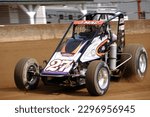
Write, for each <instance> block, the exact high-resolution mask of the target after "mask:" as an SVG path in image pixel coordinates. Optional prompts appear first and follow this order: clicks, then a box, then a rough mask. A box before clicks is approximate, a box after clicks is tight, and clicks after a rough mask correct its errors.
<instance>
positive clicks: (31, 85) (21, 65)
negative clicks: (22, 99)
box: [14, 58, 40, 90]
mask: <svg viewBox="0 0 150 117" xmlns="http://www.w3.org/2000/svg"><path fill="white" fill-rule="evenodd" d="M37 74H39V64H38V62H37V61H36V60H35V59H33V58H23V59H21V60H20V61H19V62H18V63H17V64H16V67H15V71H14V81H15V84H16V87H17V88H18V89H20V90H32V89H36V88H37V86H38V84H39V79H40V78H39V76H37Z"/></svg>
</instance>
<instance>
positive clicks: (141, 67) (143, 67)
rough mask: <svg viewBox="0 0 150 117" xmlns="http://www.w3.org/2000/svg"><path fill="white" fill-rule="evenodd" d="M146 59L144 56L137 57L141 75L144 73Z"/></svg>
mask: <svg viewBox="0 0 150 117" xmlns="http://www.w3.org/2000/svg"><path fill="white" fill-rule="evenodd" d="M146 64H147V63H146V57H145V54H141V55H140V57H139V70H140V72H141V73H144V72H145V71H146V67H147V65H146Z"/></svg>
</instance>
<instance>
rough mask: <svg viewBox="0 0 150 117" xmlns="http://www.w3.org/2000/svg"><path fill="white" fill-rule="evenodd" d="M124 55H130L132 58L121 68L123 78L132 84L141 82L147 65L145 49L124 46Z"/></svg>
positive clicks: (138, 46)
mask: <svg viewBox="0 0 150 117" xmlns="http://www.w3.org/2000/svg"><path fill="white" fill-rule="evenodd" d="M124 53H130V54H131V55H132V58H131V59H130V60H129V61H128V62H127V63H125V65H124V66H123V69H124V71H123V77H125V78H127V79H128V80H129V81H133V82H136V81H142V80H143V79H144V76H145V74H146V71H147V65H148V61H147V60H148V57H147V52H146V50H145V48H144V47H143V46H142V45H140V44H129V45H127V46H125V48H124ZM122 58H124V57H122Z"/></svg>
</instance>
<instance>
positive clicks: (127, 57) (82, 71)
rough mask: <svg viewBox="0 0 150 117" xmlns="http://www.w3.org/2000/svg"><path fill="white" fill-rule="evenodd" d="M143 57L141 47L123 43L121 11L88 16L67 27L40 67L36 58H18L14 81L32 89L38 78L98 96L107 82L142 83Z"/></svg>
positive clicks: (143, 71) (18, 84) (145, 56)
mask: <svg viewBox="0 0 150 117" xmlns="http://www.w3.org/2000/svg"><path fill="white" fill-rule="evenodd" d="M114 19H115V20H116V19H117V20H118V23H117V28H116V30H117V31H116V33H114V32H113V31H112V30H111V22H112V21H113V20H114ZM147 57H148V56H147V52H146V49H145V48H144V47H143V46H142V45H140V44H129V45H126V44H125V26H124V13H123V12H115V13H88V14H86V15H84V16H83V17H81V18H80V19H78V20H75V21H73V22H72V23H71V24H70V26H69V28H68V29H67V31H66V33H65V34H64V36H63V38H62V39H61V41H60V43H59V44H58V46H57V47H56V50H55V51H54V53H53V54H52V56H51V57H50V59H49V60H48V61H45V63H46V65H45V66H44V67H41V66H39V64H38V62H37V61H36V59H33V58H23V59H21V60H20V61H19V62H18V63H17V64H16V67H15V70H14V81H15V84H16V87H17V88H18V89H20V90H32V89H36V88H37V86H38V84H39V80H40V79H41V80H42V81H43V83H44V84H45V85H51V84H57V85H59V86H70V87H74V86H80V85H86V88H87V91H88V92H89V94H90V95H93V96H102V95H104V94H105V93H106V92H107V90H108V88H109V84H110V79H117V80H119V79H120V78H121V77H126V78H127V79H130V80H132V81H142V80H143V78H144V76H145V74H146V71H147V60H148V58H147ZM132 76H134V77H132Z"/></svg>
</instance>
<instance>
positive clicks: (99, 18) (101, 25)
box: [54, 12, 125, 53]
mask: <svg viewBox="0 0 150 117" xmlns="http://www.w3.org/2000/svg"><path fill="white" fill-rule="evenodd" d="M114 19H116V20H117V34H116V35H117V46H118V50H117V51H118V52H122V50H123V48H124V46H125V30H124V13H123V12H116V13H88V14H86V15H84V16H82V17H81V18H79V19H78V20H75V21H73V22H72V23H71V24H70V25H69V27H68V29H67V31H66V32H65V34H64V36H63V37H62V39H61V41H60V42H59V44H58V46H57V48H56V50H55V52H56V51H58V50H60V47H62V44H63V43H64V40H66V39H69V38H68V37H66V35H67V34H68V32H69V31H70V30H72V34H71V35H72V36H71V37H70V38H74V39H75V38H76V37H75V36H76V34H77V31H76V28H78V27H84V29H86V27H91V28H92V27H94V28H96V30H95V33H93V35H91V36H90V37H86V39H89V41H92V40H93V39H94V37H95V36H97V35H103V34H104V33H107V35H108V38H109V39H110V40H111V39H112V32H111V27H110V22H111V21H113V20H114ZM84 31H85V30H84ZM78 33H80V34H81V33H82V31H79V32H78ZM78 39H80V40H81V39H85V38H84V37H83V36H80V37H78ZM55 52H54V53H55Z"/></svg>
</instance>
